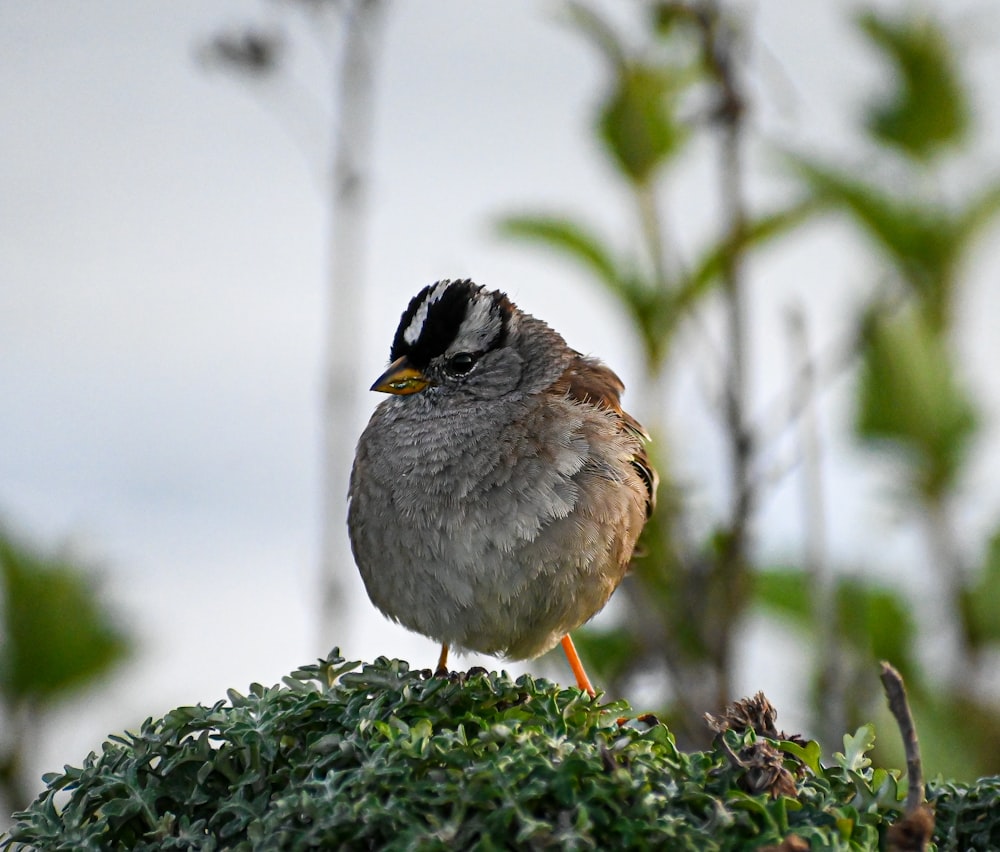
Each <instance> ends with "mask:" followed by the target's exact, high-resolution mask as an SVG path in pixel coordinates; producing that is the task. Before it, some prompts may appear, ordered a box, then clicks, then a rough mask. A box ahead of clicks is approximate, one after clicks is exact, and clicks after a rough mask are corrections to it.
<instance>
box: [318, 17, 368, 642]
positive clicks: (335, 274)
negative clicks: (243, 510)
mask: <svg viewBox="0 0 1000 852" xmlns="http://www.w3.org/2000/svg"><path fill="white" fill-rule="evenodd" d="M383 9H384V3H383V2H382V0H354V2H352V3H349V4H347V5H346V6H345V8H344V11H343V14H344V16H345V20H344V28H343V39H344V41H343V58H342V62H341V64H340V69H339V74H338V79H337V81H336V84H335V85H336V91H337V110H336V116H335V117H336V120H337V127H336V128H335V130H334V135H333V143H332V144H333V152H332V174H331V185H330V231H329V272H328V274H329V289H328V304H327V332H326V356H325V364H326V368H325V370H326V377H325V400H324V403H325V404H324V410H323V431H324V437H323V468H322V470H323V477H324V482H323V492H322V508H321V512H322V515H321V521H320V522H321V552H320V583H321V595H320V613H319V617H320V624H319V633H320V641H321V642H322V643H323V647H326V646H327V645H329V644H330V642H329V641H328V640H330V639H331V637H332V636H334V635H339V636H341V637H342V636H343V635H345V633H346V632H347V629H348V625H347V623H346V622H347V620H348V613H349V612H350V607H349V606H348V601H347V589H348V588H349V586H348V584H347V583H346V581H345V573H346V572H347V571H348V570H349V568H350V566H351V564H352V562H353V560H352V558H351V554H350V550H349V547H348V544H347V537H346V535H345V534H344V533H345V523H344V518H345V514H346V505H345V495H346V494H347V483H348V479H349V476H350V469H351V458H352V451H353V447H354V442H355V438H356V435H355V433H354V429H355V424H354V422H353V415H354V413H355V412H356V411H357V410H358V407H359V406H358V403H359V384H358V382H359V376H360V375H361V370H360V362H359V353H360V351H361V324H360V322H359V313H360V310H361V306H362V299H363V295H364V277H365V276H364V273H365V249H366V245H365V243H366V239H365V238H366V236H367V229H366V213H367V201H368V182H367V180H366V172H367V167H368V157H369V153H370V151H371V148H372V146H371V135H372V105H373V89H374V80H373V76H374V75H373V65H374V53H375V45H376V41H377V38H378V36H379V35H380V32H381V26H380V25H381V23H382V12H383Z"/></svg>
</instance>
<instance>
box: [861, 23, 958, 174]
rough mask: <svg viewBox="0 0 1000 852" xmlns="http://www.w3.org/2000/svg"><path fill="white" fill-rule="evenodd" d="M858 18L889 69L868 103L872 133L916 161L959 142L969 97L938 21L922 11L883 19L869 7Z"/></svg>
mask: <svg viewBox="0 0 1000 852" xmlns="http://www.w3.org/2000/svg"><path fill="white" fill-rule="evenodd" d="M858 24H859V26H860V27H861V29H862V31H863V32H864V33H865V34H866V35H867V37H868V39H869V41H870V42H871V43H872V44H873V45H874V46H875V47H876V48H878V49H879V50H880V51H882V53H883V55H884V56H885V57H886V58H887V59H888V60H889V61H890V62H892V64H893V66H894V70H895V81H894V82H895V87H894V89H893V90H892V92H891V93H889V94H888V95H887V96H886V97H884V98H883V99H882V100H880V101H878V102H876V103H874V104H873V105H872V106H871V107H870V108H869V111H868V116H867V121H866V125H867V128H868V130H869V132H870V133H871V134H872V136H873V137H874V138H875V139H876V140H878V141H880V142H882V143H884V144H887V145H892V146H893V147H895V148H898V149H899V150H900V151H902V152H903V153H904V154H906V155H907V156H909V157H911V158H913V159H916V160H922V161H926V160H928V159H930V158H931V157H932V156H933V155H934V154H936V153H937V152H938V151H939V150H941V149H942V148H943V147H945V146H955V145H959V144H961V142H962V141H964V139H965V138H966V137H967V135H968V130H969V124H970V109H969V100H968V96H967V94H966V90H965V86H964V84H963V83H962V80H961V79H960V77H959V71H958V65H957V62H956V60H955V55H954V51H953V50H952V47H951V45H950V44H949V43H948V41H947V39H946V38H945V36H944V33H943V32H942V30H941V28H940V26H939V25H938V24H937V23H936V22H934V21H933V20H932V19H931V18H929V17H927V16H923V15H921V16H916V15H908V16H905V17H900V18H898V19H897V20H889V19H887V18H883V17H880V16H878V15H877V14H875V13H874V12H866V13H864V14H862V15H861V16H860V18H859V19H858Z"/></svg>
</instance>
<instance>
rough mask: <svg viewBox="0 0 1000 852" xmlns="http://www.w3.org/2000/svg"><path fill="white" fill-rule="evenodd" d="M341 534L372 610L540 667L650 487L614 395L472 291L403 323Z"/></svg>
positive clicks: (591, 371)
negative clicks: (534, 660) (538, 660)
mask: <svg viewBox="0 0 1000 852" xmlns="http://www.w3.org/2000/svg"><path fill="white" fill-rule="evenodd" d="M391 360H392V365H391V366H390V368H389V370H387V371H386V373H385V374H384V375H383V376H382V377H380V379H379V380H378V381H377V382H376V383H375V386H374V388H373V389H376V390H383V391H387V392H389V393H390V394H391V395H390V396H389V398H388V399H386V400H384V401H383V402H382V403H381V404H380V405H379V406H378V407H377V408H376V410H375V413H374V414H373V415H372V418H371V421H370V422H369V424H368V426H367V428H366V429H365V431H364V433H363V434H362V436H361V438H360V441H359V442H358V449H357V455H356V457H355V462H354V469H353V471H352V474H351V484H350V507H349V512H348V527H349V530H350V536H351V546H352V549H353V551H354V557H355V560H356V561H357V564H358V568H359V569H360V572H361V576H362V578H363V579H364V582H365V586H366V588H367V590H368V594H369V596H370V597H371V599H372V601H373V602H374V604H375V605H376V606H377V607H378V608H379V609H380V610H381V611H382V612H383V613H385V614H386V615H387V616H389V617H390V618H392V619H393V620H395V621H398V622H399V623H401V624H403V625H404V626H406V627H408V628H409V629H411V630H414V631H416V632H418V633H422V634H424V635H426V636H430V637H432V638H434V639H436V640H437V641H439V642H441V643H443V644H445V645H450V646H453V647H456V648H461V649H469V650H474V651H481V652H484V653H487V654H495V655H502V656H506V657H508V658H512V659H527V658H531V657H535V656H538V655H539V654H542V653H544V652H545V651H547V650H549V649H550V648H552V647H553V646H554V645H555V644H557V643H558V642H559V641H560V640H561V639H562V638H563V637H564V636H566V634H568V633H569V631H571V630H573V629H574V628H576V627H578V626H579V625H580V624H582V623H583V622H584V621H586V620H587V619H589V618H590V617H591V616H592V615H593V614H594V613H595V612H597V611H598V610H599V609H601V608H602V607H603V606H604V604H605V603H606V602H607V600H608V598H609V597H610V596H611V593H612V592H613V591H614V590H615V588H616V587H617V586H618V584H619V583H620V582H621V579H622V577H623V576H624V574H625V571H626V569H627V567H628V563H629V560H630V558H631V556H632V552H633V549H634V547H635V542H636V539H637V538H638V536H639V532H640V531H641V529H642V526H643V524H644V523H645V520H646V518H647V516H648V514H649V512H650V511H651V509H652V505H653V500H654V496H655V488H656V474H655V472H654V471H653V469H652V468H651V467H650V465H649V462H648V459H647V457H646V453H645V449H644V446H643V441H644V438H645V433H644V432H643V430H642V427H641V426H640V425H639V424H638V423H637V422H636V421H635V419H633V418H632V417H630V416H629V415H628V414H626V413H625V412H623V411H622V409H621V405H620V396H621V392H622V388H623V386H622V383H621V380H620V379H619V378H618V377H617V376H616V375H615V374H614V373H613V372H612V371H611V370H610V369H608V368H607V367H605V366H604V365H603V364H601V363H600V362H598V361H596V360H595V359H592V358H587V357H584V356H583V355H581V354H580V353H578V352H575V351H574V350H572V349H570V348H569V347H568V346H567V345H566V343H565V341H564V340H563V339H562V337H561V336H560V335H559V334H557V333H556V332H555V331H553V330H552V329H551V328H549V327H548V326H547V325H546V324H545V323H543V322H542V321H540V320H538V319H535V318H534V317H532V316H530V315H529V314H525V313H523V312H522V311H520V310H519V309H518V308H517V307H516V306H515V305H514V304H512V303H511V302H510V300H509V299H508V298H507V297H506V296H505V295H504V294H503V293H499V292H493V291H488V290H485V289H483V288H482V287H479V286H478V285H476V284H473V283H472V282H471V281H441V282H438V283H436V284H433V285H431V286H429V287H425V288H424V289H423V290H422V291H421V292H420V293H418V294H417V296H415V297H414V299H413V300H412V301H411V302H410V305H409V306H408V307H407V309H406V311H405V312H404V313H403V315H402V317H401V319H400V324H399V329H398V331H397V333H396V336H395V339H394V341H393V344H392V350H391Z"/></svg>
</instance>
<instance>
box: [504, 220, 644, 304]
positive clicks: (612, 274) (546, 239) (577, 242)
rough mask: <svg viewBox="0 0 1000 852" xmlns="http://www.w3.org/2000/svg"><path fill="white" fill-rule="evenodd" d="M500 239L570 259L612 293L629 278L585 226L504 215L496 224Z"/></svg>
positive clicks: (561, 221)
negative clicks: (531, 244)
mask: <svg viewBox="0 0 1000 852" xmlns="http://www.w3.org/2000/svg"><path fill="white" fill-rule="evenodd" d="M497 230H498V231H499V233H500V234H501V236H504V237H508V238H513V239H519V240H529V241H532V242H536V243H539V244H541V245H543V246H545V247H546V248H550V249H552V250H553V251H556V252H558V253H560V254H562V255H564V256H566V257H567V258H569V259H570V260H574V261H576V262H577V263H579V264H580V265H581V266H583V267H584V268H585V269H586V270H587V271H589V272H590V273H592V274H593V275H595V276H596V277H597V278H598V279H599V280H600V281H602V282H603V283H604V284H606V285H607V286H608V287H609V289H611V290H612V291H615V290H618V289H619V288H620V287H621V282H622V281H623V280H625V279H627V278H628V277H629V272H628V271H627V270H626V268H625V265H624V264H623V263H621V262H620V261H618V260H617V259H616V258H615V256H614V253H613V251H612V250H611V249H610V248H609V247H608V246H607V245H606V244H605V242H604V240H603V239H602V238H601V237H600V236H599V235H597V234H596V233H594V232H593V231H592V230H591V229H590V228H589V227H587V226H586V225H583V224H581V223H579V222H574V221H572V220H570V219H565V218H561V217H558V216H531V215H524V216H507V217H504V218H503V219H501V220H500V221H499V222H498V223H497Z"/></svg>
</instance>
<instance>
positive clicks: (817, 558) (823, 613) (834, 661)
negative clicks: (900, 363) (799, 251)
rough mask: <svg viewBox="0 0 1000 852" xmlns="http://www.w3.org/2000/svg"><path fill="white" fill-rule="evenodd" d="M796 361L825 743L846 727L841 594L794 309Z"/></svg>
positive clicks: (803, 344) (811, 364)
mask: <svg viewBox="0 0 1000 852" xmlns="http://www.w3.org/2000/svg"><path fill="white" fill-rule="evenodd" d="M789 331H790V334H791V337H792V344H793V353H792V363H793V364H795V365H801V366H797V369H800V370H801V378H800V381H801V383H802V388H801V392H802V408H801V417H800V419H799V442H800V445H801V458H802V507H803V516H804V517H803V521H804V527H805V555H804V561H805V568H806V573H807V575H808V577H809V579H810V586H811V589H812V618H813V624H814V625H816V642H817V650H816V657H817V663H818V668H819V682H820V689H819V693H820V695H821V696H822V698H821V700H820V701H819V703H818V706H817V711H818V715H819V733H820V739H821V741H823V742H827V743H832V742H836V740H837V737H839V736H840V733H841V732H842V731H843V730H844V728H845V727H846V713H845V710H844V690H843V683H842V672H841V665H840V661H841V654H840V642H839V637H838V634H837V594H836V586H835V583H834V577H833V573H832V572H831V570H830V565H829V563H828V561H827V557H826V506H825V501H824V497H823V477H822V466H821V464H820V460H821V458H822V450H821V447H820V435H819V424H818V423H817V419H816V395H817V384H816V362H815V360H814V359H813V358H812V357H811V356H810V353H809V339H808V330H807V328H806V320H805V315H804V314H803V312H802V311H801V310H798V309H797V310H795V311H794V312H793V313H792V314H791V315H790V316H789Z"/></svg>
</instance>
